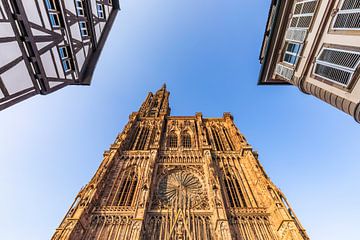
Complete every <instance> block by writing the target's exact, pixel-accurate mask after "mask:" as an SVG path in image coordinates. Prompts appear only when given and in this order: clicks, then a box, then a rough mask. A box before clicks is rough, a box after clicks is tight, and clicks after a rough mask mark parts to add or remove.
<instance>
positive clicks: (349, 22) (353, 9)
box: [333, 0, 360, 30]
mask: <svg viewBox="0 0 360 240" xmlns="http://www.w3.org/2000/svg"><path fill="white" fill-rule="evenodd" d="M333 28H334V29H339V30H342V29H344V30H345V29H346V30H359V29H360V0H344V1H343V4H342V6H341V8H340V10H339V12H338V13H337V15H336V18H335V21H334V26H333Z"/></svg>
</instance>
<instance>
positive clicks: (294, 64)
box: [282, 42, 302, 66]
mask: <svg viewBox="0 0 360 240" xmlns="http://www.w3.org/2000/svg"><path fill="white" fill-rule="evenodd" d="M289 44H294V45H299V50H298V51H297V52H296V53H295V52H290V51H288V50H287V49H288V46H289ZM301 50H302V44H301V43H298V42H286V45H285V52H284V55H283V59H282V61H283V62H284V63H286V64H289V65H291V66H296V64H297V62H298V61H299V57H300V52H301ZM287 54H288V55H291V56H294V57H295V63H291V62H288V61H285V55H287Z"/></svg>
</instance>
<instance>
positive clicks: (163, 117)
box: [52, 85, 309, 240]
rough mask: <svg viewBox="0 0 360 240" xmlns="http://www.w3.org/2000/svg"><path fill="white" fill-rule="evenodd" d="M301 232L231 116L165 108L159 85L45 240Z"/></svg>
mask: <svg viewBox="0 0 360 240" xmlns="http://www.w3.org/2000/svg"><path fill="white" fill-rule="evenodd" d="M65 239H74V240H98V239H99V240H100V239H101V240H105V239H106V240H111V239H114V240H117V239H119V240H120V239H126V240H132V239H134V240H135V239H136V240H137V239H143V240H155V239H164V240H165V239H166V240H168V239H169V240H170V239H177V240H220V239H222V240H230V239H234V240H235V239H239V240H272V239H276V240H290V239H291V240H304V239H309V238H308V236H307V234H306V233H305V230H304V229H303V227H302V226H301V224H300V222H299V221H298V219H297V218H296V216H295V214H294V212H293V211H292V209H291V207H290V206H289V204H288V203H287V201H286V198H285V196H284V195H283V194H282V192H281V191H280V190H279V189H278V188H277V187H276V186H275V185H274V184H273V183H272V182H271V180H270V179H269V177H268V176H267V175H266V173H265V172H264V169H263V168H262V166H261V164H260V162H259V160H258V156H257V154H256V153H255V152H254V151H253V150H252V148H251V146H250V145H249V144H248V143H247V141H246V140H245V138H244V136H243V135H242V134H241V133H240V132H239V130H238V129H237V127H236V126H235V124H234V121H233V117H232V116H231V115H230V114H229V113H224V115H223V117H222V118H203V117H202V114H201V113H197V114H196V115H195V116H170V108H169V92H168V91H167V90H166V86H165V85H164V86H163V87H162V88H161V89H160V90H158V91H157V92H156V93H155V94H153V93H149V94H148V96H147V98H146V100H145V101H144V103H143V104H142V105H141V107H140V109H139V111H138V112H134V113H132V114H131V115H130V117H129V122H128V123H127V125H126V126H125V128H124V130H123V132H122V133H121V134H119V135H118V137H117V138H116V140H115V142H114V143H113V144H112V145H111V147H110V149H109V150H108V151H105V153H104V159H103V161H102V163H101V165H100V167H99V169H98V170H97V172H96V173H95V176H94V177H93V178H92V179H91V181H90V182H89V183H88V184H87V185H86V186H85V187H84V188H83V189H81V191H80V192H79V194H78V196H77V197H76V198H75V201H74V203H73V204H72V206H71V207H70V210H69V211H68V213H67V214H66V215H65V217H64V219H63V221H62V222H61V224H60V226H59V228H57V229H56V232H55V234H54V235H53V237H52V240H65Z"/></svg>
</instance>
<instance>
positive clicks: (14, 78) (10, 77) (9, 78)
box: [1, 61, 33, 94]
mask: <svg viewBox="0 0 360 240" xmlns="http://www.w3.org/2000/svg"><path fill="white" fill-rule="evenodd" d="M1 78H2V80H3V83H4V85H5V87H6V89H7V90H8V92H9V94H14V93H17V92H19V91H21V90H24V89H27V88H30V87H32V86H33V84H32V81H31V78H30V76H29V72H28V70H27V68H26V65H25V63H24V61H21V62H20V63H18V64H16V65H15V66H14V67H13V68H10V69H9V70H8V71H6V72H5V73H3V74H2V75H1Z"/></svg>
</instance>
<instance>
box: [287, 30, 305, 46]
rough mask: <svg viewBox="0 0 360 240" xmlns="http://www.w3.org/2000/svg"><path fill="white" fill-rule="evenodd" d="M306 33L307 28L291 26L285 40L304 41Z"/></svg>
mask: <svg viewBox="0 0 360 240" xmlns="http://www.w3.org/2000/svg"><path fill="white" fill-rule="evenodd" d="M306 33H307V30H306V29H296V28H289V29H288V30H287V32H286V35H285V40H286V41H293V42H299V43H302V42H304V40H305V37H306Z"/></svg>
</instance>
